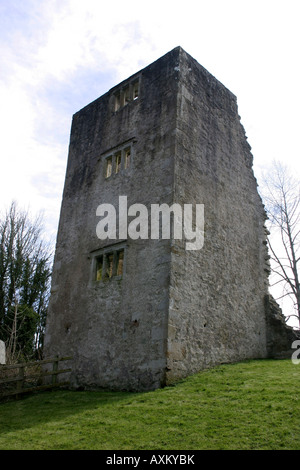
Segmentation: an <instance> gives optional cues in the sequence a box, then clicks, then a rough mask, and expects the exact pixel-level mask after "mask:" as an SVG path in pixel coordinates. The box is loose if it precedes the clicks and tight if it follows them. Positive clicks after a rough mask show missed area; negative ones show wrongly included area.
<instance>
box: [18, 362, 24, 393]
mask: <svg viewBox="0 0 300 470" xmlns="http://www.w3.org/2000/svg"><path fill="white" fill-rule="evenodd" d="M24 368H25V367H24V365H23V364H20V366H19V373H18V382H17V398H19V396H20V394H21V393H22V391H23V387H24Z"/></svg>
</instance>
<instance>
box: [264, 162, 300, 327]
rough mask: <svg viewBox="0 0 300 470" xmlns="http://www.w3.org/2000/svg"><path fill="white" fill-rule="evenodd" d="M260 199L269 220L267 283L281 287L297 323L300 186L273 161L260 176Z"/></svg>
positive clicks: (298, 303) (281, 295)
mask: <svg viewBox="0 0 300 470" xmlns="http://www.w3.org/2000/svg"><path fill="white" fill-rule="evenodd" d="M263 180H264V184H263V191H262V198H263V201H264V204H265V208H266V212H267V215H268V219H269V226H268V229H269V232H270V233H269V236H268V245H269V249H270V255H271V270H272V273H273V278H274V279H275V281H274V282H273V283H271V286H272V287H274V286H280V285H281V286H282V290H281V294H280V296H279V297H277V299H276V300H280V299H281V298H284V297H289V298H290V299H292V302H293V307H294V312H293V313H292V314H291V315H288V316H287V320H288V319H289V318H290V317H297V319H298V323H299V326H300V284H299V270H298V266H299V264H298V263H299V259H300V256H299V254H300V253H299V252H300V185H299V181H298V179H296V178H295V177H294V176H293V175H292V174H291V172H290V171H289V170H288V169H287V167H285V166H283V165H282V164H280V163H278V162H274V163H273V168H272V171H271V172H270V173H269V174H268V175H267V177H266V176H265V177H264V178H263Z"/></svg>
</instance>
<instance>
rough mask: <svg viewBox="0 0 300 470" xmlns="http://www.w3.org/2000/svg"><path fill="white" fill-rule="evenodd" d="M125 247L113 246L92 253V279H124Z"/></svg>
mask: <svg viewBox="0 0 300 470" xmlns="http://www.w3.org/2000/svg"><path fill="white" fill-rule="evenodd" d="M124 263H125V247H124V246H123V245H121V246H120V245H119V244H118V245H116V246H111V247H108V248H104V249H102V250H98V251H96V252H94V253H93V254H92V281H93V283H100V282H105V281H109V280H111V279H122V277H123V274H124V267H125V264H124Z"/></svg>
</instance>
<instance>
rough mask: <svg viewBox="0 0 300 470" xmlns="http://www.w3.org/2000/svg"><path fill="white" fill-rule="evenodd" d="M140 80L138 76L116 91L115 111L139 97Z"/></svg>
mask: <svg viewBox="0 0 300 470" xmlns="http://www.w3.org/2000/svg"><path fill="white" fill-rule="evenodd" d="M139 82H140V81H139V78H136V79H134V80H132V81H131V82H129V83H127V84H126V85H124V86H122V87H121V88H120V89H119V90H117V91H116V92H115V93H114V111H118V110H119V109H121V108H123V107H124V106H126V105H127V104H128V103H130V102H131V101H135V100H137V99H138V97H139V92H140V83H139Z"/></svg>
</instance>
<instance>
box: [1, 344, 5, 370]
mask: <svg viewBox="0 0 300 470" xmlns="http://www.w3.org/2000/svg"><path fill="white" fill-rule="evenodd" d="M0 364H5V343H4V341H1V340H0Z"/></svg>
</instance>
